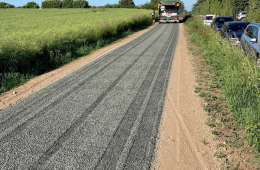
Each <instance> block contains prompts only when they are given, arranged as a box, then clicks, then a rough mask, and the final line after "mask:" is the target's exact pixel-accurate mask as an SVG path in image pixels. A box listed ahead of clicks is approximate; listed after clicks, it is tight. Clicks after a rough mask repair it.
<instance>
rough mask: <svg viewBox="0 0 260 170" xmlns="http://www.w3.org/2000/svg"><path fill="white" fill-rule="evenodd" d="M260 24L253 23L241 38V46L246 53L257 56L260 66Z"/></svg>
mask: <svg viewBox="0 0 260 170" xmlns="http://www.w3.org/2000/svg"><path fill="white" fill-rule="evenodd" d="M259 40H260V23H251V24H249V25H248V26H247V28H246V30H245V32H244V34H243V35H242V37H241V40H240V42H241V46H242V47H243V49H244V50H245V51H246V52H249V53H253V54H254V55H255V56H256V62H257V64H258V65H259V60H260V58H259V57H260V56H259V54H260V42H259Z"/></svg>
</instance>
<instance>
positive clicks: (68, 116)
mask: <svg viewBox="0 0 260 170" xmlns="http://www.w3.org/2000/svg"><path fill="white" fill-rule="evenodd" d="M177 37H178V24H158V25H157V26H155V27H154V28H153V29H151V30H150V31H148V32H146V33H145V34H143V35H141V36H139V37H137V38H136V39H133V40H132V41H130V42H128V43H127V44H125V45H123V46H121V47H119V48H116V49H114V50H112V51H110V52H108V53H106V54H104V55H102V56H101V57H99V58H98V59H96V60H94V61H92V62H90V63H88V64H86V65H85V66H83V67H81V68H79V69H77V70H76V71H74V72H72V73H70V74H69V75H67V76H65V77H63V78H61V79H59V80H58V81H56V82H54V83H52V84H50V85H49V86H47V87H45V88H44V89H42V90H40V91H39V92H36V93H34V94H32V95H31V96H29V97H27V98H25V99H23V100H22V101H20V102H18V103H17V104H14V105H13V106H11V107H9V108H7V109H5V110H3V111H1V112H0V118H1V117H3V118H5V115H9V114H10V116H8V117H7V118H5V119H2V122H1V123H0V130H1V133H0V169H17V168H20V169H45V168H46V169H73V168H74V169H148V168H149V167H150V164H151V161H152V158H153V155H154V147H155V138H156V137H157V133H158V126H159V121H160V115H161V112H162V106H163V103H164V98H165V91H166V87H167V83H168V77H169V71H170V69H171V63H172V59H173V51H174V50H175V45H176V40H177ZM122 93H123V94H122ZM121 99H122V101H120V100H121ZM92 135H93V136H92ZM99 139H100V140H99Z"/></svg>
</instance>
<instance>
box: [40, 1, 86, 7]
mask: <svg viewBox="0 0 260 170" xmlns="http://www.w3.org/2000/svg"><path fill="white" fill-rule="evenodd" d="M89 7H90V6H89V3H88V1H86V0H62V1H61V0H45V1H43V2H42V6H41V8H89Z"/></svg>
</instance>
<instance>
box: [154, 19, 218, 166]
mask: <svg viewBox="0 0 260 170" xmlns="http://www.w3.org/2000/svg"><path fill="white" fill-rule="evenodd" d="M184 34H185V30H184V25H183V24H182V23H181V24H179V39H178V43H177V47H176V51H175V54H174V60H173V64H172V70H171V75H170V80H169V84H168V89H167V94H166V99H165V105H164V109H163V113H162V119H161V124H160V129H159V139H158V140H157V145H156V148H157V151H156V157H155V160H154V163H153V166H152V169H156V170H157V169H158V170H159V169H160V170H172V169H174V170H178V169H179V170H190V169H198V170H199V169H221V168H220V167H221V166H220V164H219V160H217V158H216V157H214V153H216V142H214V141H212V139H213V135H212V134H211V133H210V130H211V129H210V127H208V126H207V125H206V124H205V121H206V119H207V115H206V112H205V111H204V110H203V108H202V105H203V103H202V102H203V101H202V99H201V98H200V97H199V96H198V94H196V93H194V89H195V87H196V86H197V83H196V75H195V72H194V69H195V67H194V65H193V60H194V59H195V58H194V56H193V55H191V54H189V51H188V49H187V45H188V44H187V41H186V38H185V35H184ZM203 140H204V141H207V143H208V144H207V145H204V144H203V142H202V141H203Z"/></svg>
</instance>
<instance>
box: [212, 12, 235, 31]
mask: <svg viewBox="0 0 260 170" xmlns="http://www.w3.org/2000/svg"><path fill="white" fill-rule="evenodd" d="M228 21H234V20H233V18H232V17H230V16H218V17H215V18H214V19H213V21H212V25H211V26H212V27H213V29H215V30H217V31H219V30H220V28H221V27H222V26H223V24H224V23H225V22H228Z"/></svg>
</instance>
